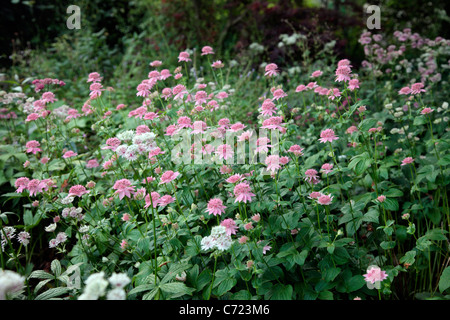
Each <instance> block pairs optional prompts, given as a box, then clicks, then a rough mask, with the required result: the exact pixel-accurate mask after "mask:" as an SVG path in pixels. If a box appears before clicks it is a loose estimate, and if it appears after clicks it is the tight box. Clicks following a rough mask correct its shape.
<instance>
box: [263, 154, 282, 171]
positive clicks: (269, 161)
mask: <svg viewBox="0 0 450 320" xmlns="http://www.w3.org/2000/svg"><path fill="white" fill-rule="evenodd" d="M266 166H267V170H270V171H272V172H276V171H277V170H278V169H280V168H281V166H280V157H279V156H278V155H270V156H268V157H267V158H266Z"/></svg>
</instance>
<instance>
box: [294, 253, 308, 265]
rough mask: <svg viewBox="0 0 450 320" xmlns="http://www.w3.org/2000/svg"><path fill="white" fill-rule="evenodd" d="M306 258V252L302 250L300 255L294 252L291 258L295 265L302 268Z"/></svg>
mask: <svg viewBox="0 0 450 320" xmlns="http://www.w3.org/2000/svg"><path fill="white" fill-rule="evenodd" d="M307 257H308V250H306V249H304V250H302V252H300V253H298V252H296V253H295V254H294V256H293V259H294V262H295V263H296V264H298V265H299V266H302V265H304V264H305V260H306V258H307Z"/></svg>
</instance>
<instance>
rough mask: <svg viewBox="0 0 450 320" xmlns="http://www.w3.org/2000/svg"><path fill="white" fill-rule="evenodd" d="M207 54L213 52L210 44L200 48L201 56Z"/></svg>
mask: <svg viewBox="0 0 450 320" xmlns="http://www.w3.org/2000/svg"><path fill="white" fill-rule="evenodd" d="M207 54H214V51H213V48H211V47H210V46H204V47H203V48H202V54H201V55H202V56H204V55H207Z"/></svg>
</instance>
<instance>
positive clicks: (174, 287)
mask: <svg viewBox="0 0 450 320" xmlns="http://www.w3.org/2000/svg"><path fill="white" fill-rule="evenodd" d="M159 288H160V289H161V290H162V291H164V292H166V293H169V294H170V297H171V298H178V297H181V296H184V295H189V296H190V295H192V292H193V291H195V290H194V289H193V288H189V287H187V286H186V285H185V284H184V283H181V282H170V283H164V284H161V285H160V286H159Z"/></svg>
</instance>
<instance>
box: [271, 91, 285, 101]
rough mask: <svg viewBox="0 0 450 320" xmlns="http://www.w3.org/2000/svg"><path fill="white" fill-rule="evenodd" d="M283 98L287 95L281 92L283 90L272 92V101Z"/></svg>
mask: <svg viewBox="0 0 450 320" xmlns="http://www.w3.org/2000/svg"><path fill="white" fill-rule="evenodd" d="M284 97H287V94H286V93H285V92H284V91H283V89H277V90H275V91H274V92H273V98H272V100H279V99H281V98H284Z"/></svg>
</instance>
